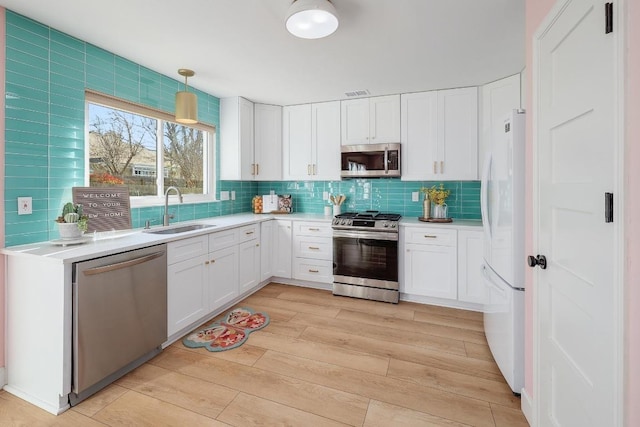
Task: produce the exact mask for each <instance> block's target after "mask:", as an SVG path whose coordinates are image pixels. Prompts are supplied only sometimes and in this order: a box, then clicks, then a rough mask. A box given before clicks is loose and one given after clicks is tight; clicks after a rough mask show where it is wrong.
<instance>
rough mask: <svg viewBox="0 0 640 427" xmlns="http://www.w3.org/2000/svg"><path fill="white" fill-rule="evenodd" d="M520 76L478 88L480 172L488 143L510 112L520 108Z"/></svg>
mask: <svg viewBox="0 0 640 427" xmlns="http://www.w3.org/2000/svg"><path fill="white" fill-rule="evenodd" d="M520 93H521V92H520V74H516V75H513V76H510V77H506V78H504V79H500V80H497V81H495V82H491V83H489V84H486V85H484V86H481V87H480V144H479V148H478V153H479V155H478V167H479V170H480V171H482V167H483V163H484V159H485V155H486V149H485V147H488V146H489V145H490V143H489V141H491V140H492V139H493V138H495V136H496V133H497V132H499V131H500V130H501V129H502V128H503V126H504V119H505V117H506V116H507V114H509V113H510V112H511V110H514V109H517V108H520V105H521V103H520Z"/></svg>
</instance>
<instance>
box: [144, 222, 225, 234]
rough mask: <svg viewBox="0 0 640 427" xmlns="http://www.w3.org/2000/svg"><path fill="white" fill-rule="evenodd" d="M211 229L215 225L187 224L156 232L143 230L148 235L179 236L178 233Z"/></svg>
mask: <svg viewBox="0 0 640 427" xmlns="http://www.w3.org/2000/svg"><path fill="white" fill-rule="evenodd" d="M211 227H215V225H212V224H188V225H180V226H177V227H171V228H162V229H158V230H145V231H144V232H145V233H149V234H179V233H186V232H187V231H195V230H202V229H203V228H211Z"/></svg>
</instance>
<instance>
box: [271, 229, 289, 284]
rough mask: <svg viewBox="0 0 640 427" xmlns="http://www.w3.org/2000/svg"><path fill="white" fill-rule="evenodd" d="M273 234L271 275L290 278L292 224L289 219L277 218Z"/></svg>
mask: <svg viewBox="0 0 640 427" xmlns="http://www.w3.org/2000/svg"><path fill="white" fill-rule="evenodd" d="M270 222H274V223H275V227H274V234H273V240H272V241H273V251H272V252H271V256H272V258H273V259H272V261H273V276H276V277H283V278H285V279H291V244H292V238H293V225H292V223H291V220H284V219H278V220H275V221H270Z"/></svg>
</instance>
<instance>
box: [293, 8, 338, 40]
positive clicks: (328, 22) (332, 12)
mask: <svg viewBox="0 0 640 427" xmlns="http://www.w3.org/2000/svg"><path fill="white" fill-rule="evenodd" d="M337 29H338V15H337V14H336V8H335V7H333V4H331V2H330V1H329V0H294V2H293V3H292V4H291V6H289V10H288V12H287V30H288V31H289V32H290V33H291V34H293V35H294V36H296V37H300V38H302V39H320V38H322V37H327V36H328V35H330V34H333V33H334V32H335V31H336V30H337Z"/></svg>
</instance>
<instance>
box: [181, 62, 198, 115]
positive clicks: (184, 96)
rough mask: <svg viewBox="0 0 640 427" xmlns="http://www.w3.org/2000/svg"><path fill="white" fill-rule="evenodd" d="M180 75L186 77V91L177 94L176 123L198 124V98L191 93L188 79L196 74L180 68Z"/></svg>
mask: <svg viewBox="0 0 640 427" xmlns="http://www.w3.org/2000/svg"><path fill="white" fill-rule="evenodd" d="M178 74H180V75H181V76H184V91H180V92H176V122H178V123H183V124H188V125H192V124H194V123H198V97H197V96H196V94H195V93H191V92H189V86H188V85H187V79H188V78H189V77H193V76H194V75H195V74H196V73H195V72H194V71H193V70H188V69H186V68H180V69H179V70H178Z"/></svg>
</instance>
